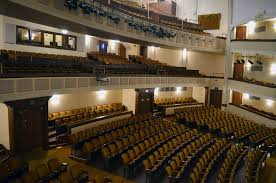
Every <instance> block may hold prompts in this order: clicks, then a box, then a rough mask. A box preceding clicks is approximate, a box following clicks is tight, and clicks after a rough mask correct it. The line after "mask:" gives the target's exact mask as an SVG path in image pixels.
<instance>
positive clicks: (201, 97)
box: [192, 87, 205, 103]
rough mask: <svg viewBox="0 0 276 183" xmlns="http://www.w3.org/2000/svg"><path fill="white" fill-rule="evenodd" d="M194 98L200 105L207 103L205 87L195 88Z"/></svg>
mask: <svg viewBox="0 0 276 183" xmlns="http://www.w3.org/2000/svg"><path fill="white" fill-rule="evenodd" d="M192 97H193V98H194V99H195V100H196V101H198V102H200V103H205V88H204V87H193V94H192Z"/></svg>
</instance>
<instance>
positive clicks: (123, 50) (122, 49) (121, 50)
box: [118, 44, 126, 58]
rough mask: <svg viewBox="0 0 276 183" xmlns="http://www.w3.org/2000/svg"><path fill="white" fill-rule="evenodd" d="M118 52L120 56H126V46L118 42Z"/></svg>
mask: <svg viewBox="0 0 276 183" xmlns="http://www.w3.org/2000/svg"><path fill="white" fill-rule="evenodd" d="M118 49H119V50H118V53H119V55H120V56H121V57H123V58H126V48H125V46H124V45H123V44H119V48H118Z"/></svg>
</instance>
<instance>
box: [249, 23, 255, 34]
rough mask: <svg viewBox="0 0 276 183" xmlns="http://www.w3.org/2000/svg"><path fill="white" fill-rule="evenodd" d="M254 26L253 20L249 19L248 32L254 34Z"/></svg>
mask: <svg viewBox="0 0 276 183" xmlns="http://www.w3.org/2000/svg"><path fill="white" fill-rule="evenodd" d="M255 26H256V23H255V22H254V21H250V22H249V23H248V34H254V32H255Z"/></svg>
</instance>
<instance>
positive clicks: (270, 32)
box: [247, 19, 276, 39]
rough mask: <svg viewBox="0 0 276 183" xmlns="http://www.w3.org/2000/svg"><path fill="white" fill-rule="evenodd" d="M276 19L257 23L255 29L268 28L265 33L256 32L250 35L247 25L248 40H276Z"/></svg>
mask: <svg viewBox="0 0 276 183" xmlns="http://www.w3.org/2000/svg"><path fill="white" fill-rule="evenodd" d="M274 24H276V19H274V20H269V21H262V22H255V27H261V26H266V31H265V32H254V33H252V34H249V26H248V24H247V38H248V39H276V29H274Z"/></svg>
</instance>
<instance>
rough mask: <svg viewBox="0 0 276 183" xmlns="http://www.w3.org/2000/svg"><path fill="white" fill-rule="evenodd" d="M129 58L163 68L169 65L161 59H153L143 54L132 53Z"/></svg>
mask: <svg viewBox="0 0 276 183" xmlns="http://www.w3.org/2000/svg"><path fill="white" fill-rule="evenodd" d="M129 59H130V60H132V61H133V62H136V63H140V64H145V65H147V66H148V67H161V68H162V67H166V66H168V65H167V64H166V63H162V62H160V61H159V60H152V59H150V58H144V57H143V56H139V55H130V56H129Z"/></svg>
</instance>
